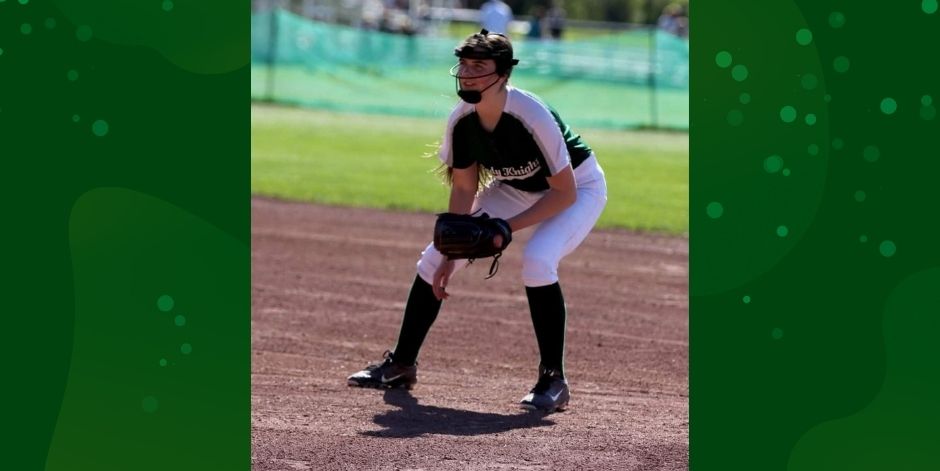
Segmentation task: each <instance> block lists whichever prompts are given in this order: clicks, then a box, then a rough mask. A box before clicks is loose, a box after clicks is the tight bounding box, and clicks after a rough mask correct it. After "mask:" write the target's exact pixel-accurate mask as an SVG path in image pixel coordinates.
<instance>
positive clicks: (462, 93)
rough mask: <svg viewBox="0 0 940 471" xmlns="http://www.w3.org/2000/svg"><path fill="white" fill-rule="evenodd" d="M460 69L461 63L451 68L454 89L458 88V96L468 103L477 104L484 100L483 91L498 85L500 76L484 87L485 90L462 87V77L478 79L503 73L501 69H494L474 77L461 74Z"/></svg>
mask: <svg viewBox="0 0 940 471" xmlns="http://www.w3.org/2000/svg"><path fill="white" fill-rule="evenodd" d="M459 69H460V64H457V65H455V66H453V67H451V68H450V75H451V77H454V89H455V90H457V96H459V97H460V99H461V100H463V101H465V102H467V103H470V104H471V105H475V104H477V103H479V102H480V101H482V100H483V92H485V91H487V90H489V88H490V87H492V86H493V85H496V84H497V83H498V82H499V77H496V80H494V81H493V83H491V84H489V85H487V86H486V87H485V88H483V90H463V89H461V88H460V79H477V78H483V77H489V76H490V75H502V74H500V73H499V71H493V72H490V73H488V74H483V75H476V76H473V77H465V76H461V75H460V73H459Z"/></svg>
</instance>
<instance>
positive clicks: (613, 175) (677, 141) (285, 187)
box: [251, 105, 689, 234]
mask: <svg viewBox="0 0 940 471" xmlns="http://www.w3.org/2000/svg"><path fill="white" fill-rule="evenodd" d="M444 125H445V122H444V120H441V119H424V118H402V117H390V116H383V115H361V114H345V113H334V112H327V111H319V110H310V109H300V108H284V107H276V106H266V105H252V109H251V138H252V139H251V190H252V193H253V194H256V195H265V196H274V197H280V198H286V199H293V200H302V201H310V202H316V203H322V204H332V205H345V206H359V207H374V208H387V209H402V210H409V211H429V212H440V211H444V210H445V209H446V207H447V195H448V188H447V187H446V186H444V185H443V184H442V183H441V181H440V179H439V178H438V177H437V176H436V175H435V174H434V170H435V169H436V168H437V167H438V163H439V161H438V160H437V155H436V148H437V143H438V142H439V141H440V137H441V135H442V133H443V130H444ZM578 132H580V133H581V135H582V136H583V137H584V138H585V139H586V140H587V142H588V144H589V145H591V147H593V148H594V151H595V153H596V154H597V156H598V159H599V160H600V162H601V165H602V166H603V167H604V171H605V172H606V174H607V183H608V189H609V200H608V204H607V208H606V209H605V211H604V214H603V215H602V216H601V220H600V222H599V226H600V227H620V228H629V229H637V230H647V231H655V232H663V233H669V234H687V233H688V227H689V222H688V220H689V211H688V197H689V181H688V171H689V154H688V140H689V139H688V135H687V134H685V133H663V132H639V131H608V130H594V129H579V130H578ZM427 156H430V157H427Z"/></svg>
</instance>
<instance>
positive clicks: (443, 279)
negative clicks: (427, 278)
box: [431, 260, 454, 301]
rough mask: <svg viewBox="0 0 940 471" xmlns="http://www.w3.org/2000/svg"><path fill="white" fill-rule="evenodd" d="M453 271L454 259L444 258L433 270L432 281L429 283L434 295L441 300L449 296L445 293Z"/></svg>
mask: <svg viewBox="0 0 940 471" xmlns="http://www.w3.org/2000/svg"><path fill="white" fill-rule="evenodd" d="M453 273H454V261H453V260H444V261H443V262H441V264H440V265H439V266H438V267H437V271H435V272H434V282H433V283H431V290H432V291H434V297H435V298H437V299H438V300H440V301H443V300H445V299H447V298H449V297H450V294H448V293H447V291H446V290H447V283H448V282H450V275H452V274H453Z"/></svg>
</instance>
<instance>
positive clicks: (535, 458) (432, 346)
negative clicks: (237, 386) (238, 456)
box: [251, 198, 689, 471]
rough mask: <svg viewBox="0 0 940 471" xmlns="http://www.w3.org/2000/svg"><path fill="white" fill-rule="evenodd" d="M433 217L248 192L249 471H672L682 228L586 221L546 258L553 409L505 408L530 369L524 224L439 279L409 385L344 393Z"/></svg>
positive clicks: (684, 369)
mask: <svg viewBox="0 0 940 471" xmlns="http://www.w3.org/2000/svg"><path fill="white" fill-rule="evenodd" d="M433 222H434V216H433V215H429V214H414V213H393V212H382V211H375V210H360V209H355V210H352V209H348V208H333V207H325V206H314V205H308V204H300V203H287V202H282V201H277V200H271V199H264V198H254V199H253V200H252V289H251V292H252V302H251V304H252V367H251V372H252V374H251V382H252V386H251V402H252V469H254V470H259V471H260V470H304V469H311V470H320V469H370V470H371V469H380V470H385V469H388V470H392V469H396V470H397V469H409V470H413V469H425V470H464V469H480V470H490V469H493V470H497V469H498V470H506V469H526V470H528V469H545V470H569V469H635V470H673V469H675V470H678V469H682V470H684V469H687V467H688V442H689V440H688V439H689V421H688V416H689V408H688V391H689V387H688V366H689V357H688V340H689V324H688V294H687V292H688V253H689V250H688V239H685V238H671V237H663V236H656V235H645V234H636V233H631V232H626V231H595V232H594V233H592V234H591V235H590V236H589V237H588V239H587V241H585V243H584V244H583V245H582V246H581V247H580V248H579V249H578V250H577V251H576V252H575V253H574V254H572V255H570V256H569V257H568V258H566V259H565V260H564V261H563V263H562V266H561V270H560V274H561V280H562V287H563V289H564V292H565V297H566V300H567V303H568V334H567V335H568V337H567V351H566V357H565V358H566V370H567V373H568V378H569V381H570V383H571V404H570V408H569V410H568V411H566V412H562V413H556V414H551V415H544V414H541V413H532V412H526V411H524V410H522V409H520V408H518V406H517V402H518V401H519V399H521V398H522V396H523V395H525V393H526V392H528V390H529V388H531V387H532V385H533V384H534V383H535V380H536V373H537V372H536V367H537V365H538V348H537V346H536V343H535V336H534V334H533V330H532V325H531V321H530V320H529V313H528V307H527V304H526V298H525V292H524V290H523V288H522V284H521V281H520V280H521V279H520V262H521V261H520V254H521V250H520V248H521V247H522V244H523V243H524V241H525V239H526V238H527V231H522V232H521V233H520V234H518V235H517V237H516V241H514V242H513V245H512V246H511V247H510V248H509V250H508V251H507V252H506V254H505V256H504V257H503V259H502V264H501V268H500V271H499V274H497V275H496V277H495V278H493V279H491V280H484V279H483V276H484V275H485V274H486V270H487V269H488V268H489V263H478V264H475V265H472V266H471V267H470V268H468V269H467V270H465V271H463V272H461V273H460V274H458V275H457V276H456V277H455V279H454V280H453V281H452V283H451V286H450V287H449V289H448V290H449V292H450V293H451V295H452V296H451V298H450V300H448V301H447V302H446V303H445V305H444V307H443V309H442V310H441V314H440V315H439V317H438V319H437V322H436V323H435V325H434V327H433V328H432V329H431V332H430V334H429V335H428V339H427V341H426V342H425V346H424V348H423V349H422V351H421V356H420V358H419V363H420V368H419V371H418V385H417V386H416V387H415V389H414V390H413V391H411V392H410V393H409V392H405V391H379V390H372V389H358V388H350V387H347V386H346V376H347V375H349V374H350V373H352V372H354V371H356V370H359V369H361V368H362V367H363V366H365V365H366V364H367V363H369V362H373V361H375V360H378V359H380V358H381V355H382V352H383V351H384V350H385V349H388V348H391V347H393V346H394V343H395V340H396V338H397V335H398V327H399V323H400V322H401V312H402V309H403V307H404V301H405V298H406V296H407V293H408V289H409V287H410V286H411V281H412V280H413V277H414V269H415V267H414V263H415V262H416V261H417V256H418V254H419V253H420V251H421V250H422V249H423V248H424V245H425V244H426V243H427V240H428V237H429V234H430V229H431V227H432V226H433ZM484 265H485V266H484Z"/></svg>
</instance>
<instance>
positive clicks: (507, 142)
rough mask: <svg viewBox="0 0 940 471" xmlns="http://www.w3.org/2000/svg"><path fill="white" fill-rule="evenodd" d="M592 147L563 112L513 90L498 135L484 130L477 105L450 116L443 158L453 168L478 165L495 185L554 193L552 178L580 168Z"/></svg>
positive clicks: (462, 106) (509, 91) (458, 109)
mask: <svg viewBox="0 0 940 471" xmlns="http://www.w3.org/2000/svg"><path fill="white" fill-rule="evenodd" d="M590 155H591V148H590V147H588V146H587V144H585V143H584V141H583V140H581V136H580V135H578V134H575V133H574V132H573V131H572V130H571V128H570V127H568V125H566V124H565V123H564V122H563V121H562V120H561V117H560V116H558V113H557V112H556V111H555V110H554V109H552V108H551V107H550V106H548V105H546V104H545V103H543V102H542V101H541V100H540V99H539V98H538V97H536V96H535V95H532V94H531V93H528V92H525V91H523V90H519V89H517V88H513V87H508V88H507V96H506V105H505V107H504V108H503V114H502V116H501V117H500V118H499V122H498V123H497V124H496V128H495V129H493V132H489V131H487V130H485V129H483V126H482V125H481V124H480V119H479V117H478V116H477V113H476V110H475V109H474V107H473V105H471V104H469V103H465V102H460V104H458V105H457V107H456V108H455V109H454V111H453V113H451V115H450V119H449V120H448V122H447V132H446V133H445V134H444V143H443V145H441V150H440V159H441V161H443V162H444V163H445V164H447V165H449V166H451V167H453V168H460V169H462V168H467V167H469V166H471V165H473V163H474V162H476V163H478V164H480V165H482V166H483V167H484V168H486V169H487V170H488V171H489V172H490V173H491V174H492V175H493V177H494V178H495V179H496V180H499V181H502V182H504V183H506V184H507V185H511V186H513V187H514V188H517V189H519V190H523V191H532V192H537V191H544V190H547V189H549V185H548V180H546V178H547V177H549V176H551V175H555V174H557V173H558V172H560V171H561V170H562V169H564V168H565V167H566V166H567V165H568V164H569V163H570V164H571V167H572V168H577V167H578V165H580V164H581V162H584V161H585V160H586V159H587V158H588V157H590Z"/></svg>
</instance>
